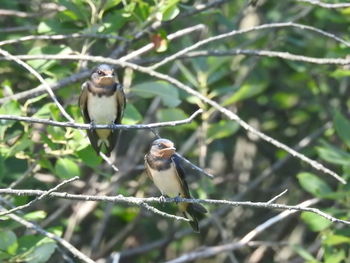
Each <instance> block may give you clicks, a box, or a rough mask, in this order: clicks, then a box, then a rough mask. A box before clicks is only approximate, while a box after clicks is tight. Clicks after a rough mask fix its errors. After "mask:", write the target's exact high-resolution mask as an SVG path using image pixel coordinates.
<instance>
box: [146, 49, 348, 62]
mask: <svg viewBox="0 0 350 263" xmlns="http://www.w3.org/2000/svg"><path fill="white" fill-rule="evenodd" d="M233 55H252V56H265V57H271V58H282V59H286V60H292V61H300V62H307V63H313V64H321V65H323V64H334V65H348V64H350V58H315V57H307V56H302V55H296V54H291V53H289V52H281V51H270V50H252V49H232V50H199V51H192V52H189V53H187V54H185V55H182V56H181V57H179V58H178V59H180V58H194V57H207V56H233ZM146 61H147V60H146ZM147 62H148V61H147Z"/></svg>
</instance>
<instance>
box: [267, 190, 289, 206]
mask: <svg viewBox="0 0 350 263" xmlns="http://www.w3.org/2000/svg"><path fill="white" fill-rule="evenodd" d="M287 192H288V189H286V190H284V191H283V192H282V193H280V194H278V195H276V196H274V197H273V198H271V199H270V200H269V201H267V203H268V204H272V203H273V202H275V201H276V200H277V199H278V198H280V197H281V196H282V195H284V194H285V193H287Z"/></svg>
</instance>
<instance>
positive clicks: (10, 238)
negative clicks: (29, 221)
mask: <svg viewBox="0 0 350 263" xmlns="http://www.w3.org/2000/svg"><path fill="white" fill-rule="evenodd" d="M17 247H18V244H17V237H16V235H15V233H13V232H12V231H10V230H0V250H2V251H6V252H7V253H9V254H12V255H13V254H15V253H16V250H17Z"/></svg>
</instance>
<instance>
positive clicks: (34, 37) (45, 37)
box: [0, 33, 126, 46]
mask: <svg viewBox="0 0 350 263" xmlns="http://www.w3.org/2000/svg"><path fill="white" fill-rule="evenodd" d="M69 38H102V39H117V40H123V41H125V40H126V38H123V37H120V36H116V35H111V34H91V33H88V34H81V33H73V34H67V35H30V36H24V37H20V38H17V39H9V40H4V41H0V46H3V45H9V44H14V43H19V42H24V41H29V40H40V39H43V40H62V39H69Z"/></svg>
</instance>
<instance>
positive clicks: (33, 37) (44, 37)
mask: <svg viewBox="0 0 350 263" xmlns="http://www.w3.org/2000/svg"><path fill="white" fill-rule="evenodd" d="M0 15H1V14H0ZM69 38H102V39H117V40H126V39H125V38H123V37H120V36H116V35H106V34H91V33H90V34H81V33H73V34H68V35H30V36H24V37H20V38H16V39H9V40H4V41H0V46H3V45H9V44H14V43H19V42H24V41H29V40H40V39H42V40H62V39H69Z"/></svg>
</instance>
